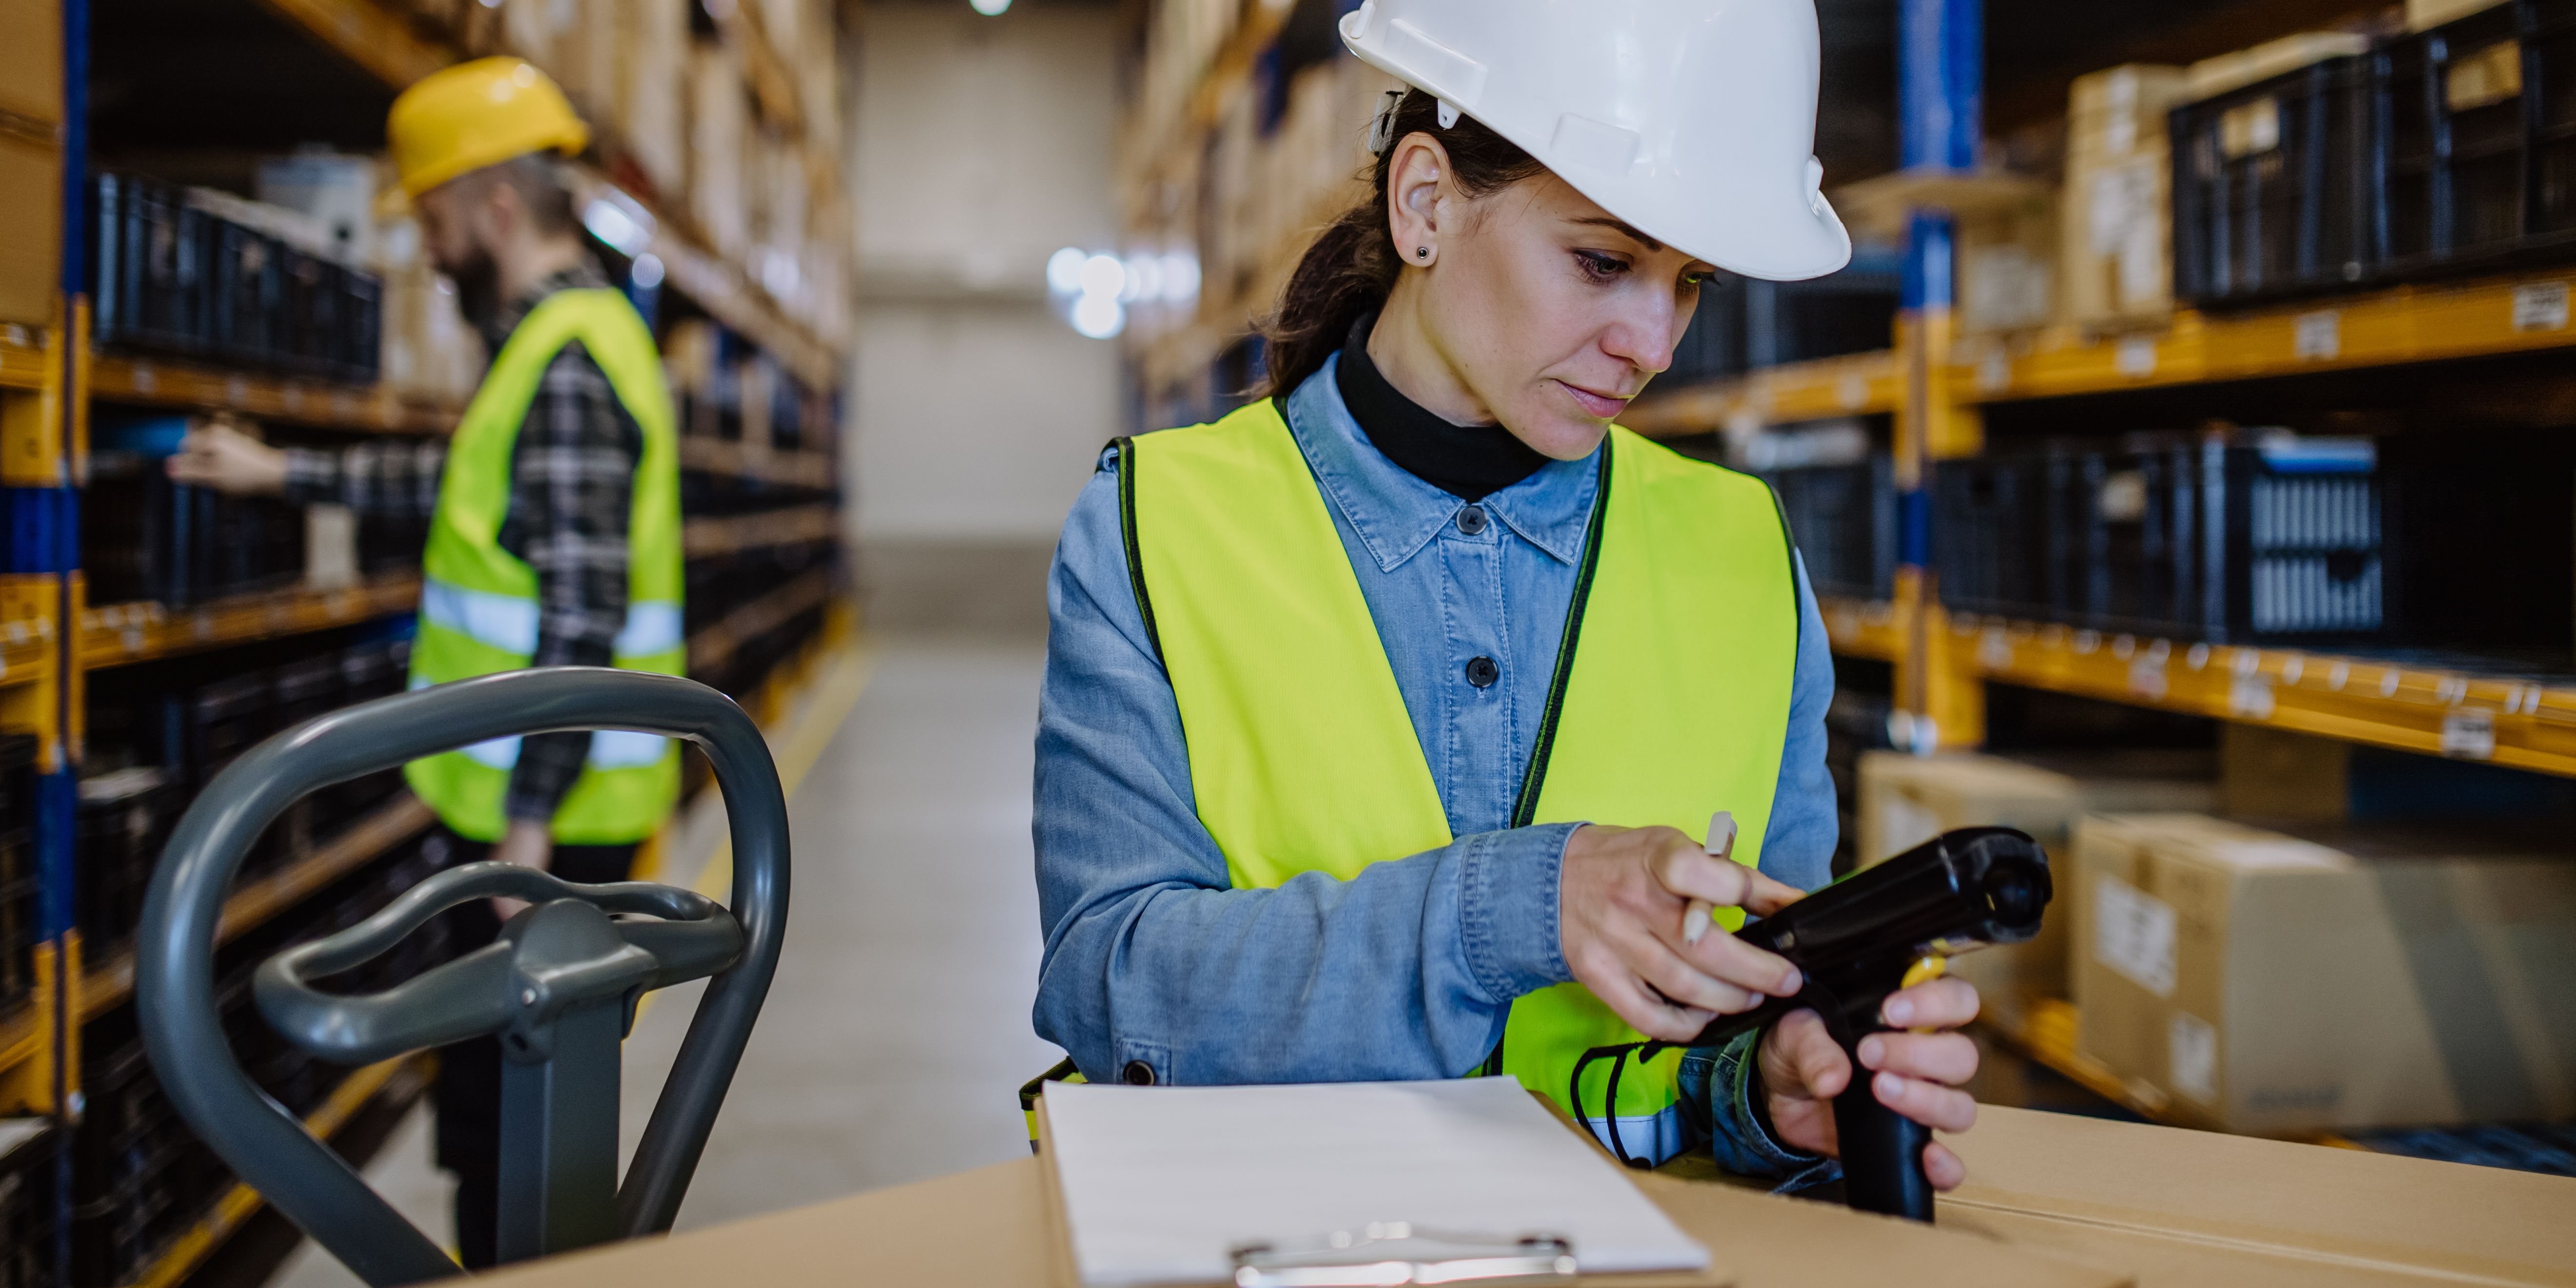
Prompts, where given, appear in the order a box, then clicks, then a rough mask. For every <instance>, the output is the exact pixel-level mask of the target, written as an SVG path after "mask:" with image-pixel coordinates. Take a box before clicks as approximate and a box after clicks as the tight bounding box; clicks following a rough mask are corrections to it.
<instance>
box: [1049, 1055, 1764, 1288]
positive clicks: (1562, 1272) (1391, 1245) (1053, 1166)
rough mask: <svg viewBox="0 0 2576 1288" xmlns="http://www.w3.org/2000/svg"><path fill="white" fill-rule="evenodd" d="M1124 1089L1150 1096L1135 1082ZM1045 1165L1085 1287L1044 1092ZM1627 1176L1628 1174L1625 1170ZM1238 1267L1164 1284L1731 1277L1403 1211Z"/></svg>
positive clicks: (1264, 1247) (1237, 1251)
mask: <svg viewBox="0 0 2576 1288" xmlns="http://www.w3.org/2000/svg"><path fill="white" fill-rule="evenodd" d="M1128 1094H1142V1095H1152V1094H1156V1092H1154V1091H1146V1090H1141V1089H1140V1090H1138V1091H1136V1092H1132V1093H1128ZM1527 1094H1528V1095H1529V1096H1530V1097H1531V1098H1532V1099H1534V1100H1536V1101H1537V1102H1538V1104H1539V1105H1540V1106H1542V1107H1544V1108H1545V1109H1546V1110H1547V1111H1548V1114H1549V1116H1550V1118H1551V1119H1552V1120H1554V1121H1555V1122H1556V1123H1558V1125H1559V1126H1561V1127H1563V1128H1564V1130H1565V1131H1566V1132H1567V1133H1568V1134H1569V1135H1570V1136H1571V1137H1572V1138H1574V1139H1575V1140H1578V1141H1580V1142H1581V1143H1582V1144H1583V1145H1584V1146H1585V1147H1586V1149H1587V1151H1588V1152H1590V1153H1591V1154H1593V1155H1594V1156H1597V1157H1598V1158H1600V1159H1601V1160H1603V1162H1604V1164H1605V1165H1610V1166H1615V1164H1613V1163H1611V1162H1610V1156H1609V1154H1608V1153H1607V1152H1606V1151H1603V1150H1601V1148H1600V1145H1599V1142H1597V1141H1594V1140H1593V1139H1592V1138H1591V1137H1589V1136H1588V1135H1585V1134H1583V1133H1581V1132H1578V1131H1576V1130H1575V1129H1574V1127H1573V1126H1572V1125H1571V1124H1570V1123H1569V1122H1567V1121H1566V1119H1565V1117H1564V1115H1563V1114H1562V1113H1560V1112H1558V1111H1557V1109H1556V1107H1555V1105H1554V1103H1553V1102H1551V1101H1549V1100H1548V1099H1547V1098H1546V1097H1545V1096H1543V1095H1540V1094H1539V1093H1537V1092H1528V1093H1527ZM1036 1112H1037V1130H1038V1145H1039V1149H1038V1159H1039V1172H1040V1175H1041V1180H1042V1184H1043V1187H1044V1190H1045V1208H1046V1222H1047V1240H1046V1242H1047V1247H1048V1263H1049V1269H1050V1272H1051V1273H1050V1276H1049V1277H1050V1279H1051V1280H1052V1281H1053V1282H1054V1283H1056V1284H1058V1285H1061V1286H1063V1288H1084V1281H1083V1279H1082V1275H1081V1272H1080V1268H1079V1265H1078V1263H1077V1261H1076V1259H1075V1256H1074V1248H1073V1233H1072V1228H1071V1225H1070V1223H1069V1218H1068V1216H1067V1209H1066V1205H1065V1191H1064V1183H1063V1178H1062V1176H1061V1174H1060V1173H1059V1171H1058V1168H1057V1163H1058V1161H1059V1160H1060V1159H1061V1158H1062V1157H1063V1155H1062V1152H1061V1151H1060V1150H1059V1149H1058V1148H1057V1146H1056V1141H1055V1128H1054V1126H1053V1124H1052V1122H1051V1120H1050V1118H1049V1115H1048V1107H1047V1100H1046V1097H1045V1096H1043V1095H1041V1096H1040V1097H1038V1101H1037V1108H1036ZM1623 1175H1624V1173H1623ZM1229 1251H1230V1252H1231V1253H1232V1255H1233V1260H1234V1266H1235V1274H1234V1278H1233V1279H1232V1280H1231V1281H1228V1280H1223V1279H1208V1280H1205V1281H1201V1282H1200V1283H1186V1282H1179V1281H1173V1282H1168V1283H1165V1284H1162V1285H1158V1288H1219V1286H1220V1285H1227V1284H1229V1283H1230V1285H1231V1288H1379V1286H1381V1285H1384V1286H1385V1288H1394V1286H1395V1285H1405V1284H1435V1283H1436V1284H1456V1285H1462V1286H1464V1288H1506V1286H1508V1285H1545V1286H1546V1288H1596V1286H1597V1288H1729V1286H1730V1285H1731V1284H1732V1283H1733V1282H1734V1279H1733V1276H1732V1275H1730V1274H1728V1273H1726V1272H1725V1269H1724V1267H1723V1265H1722V1264H1721V1263H1719V1262H1717V1261H1715V1260H1714V1259H1713V1258H1712V1261H1711V1262H1710V1264H1709V1266H1708V1267H1707V1268H1705V1269H1702V1270H1697V1271H1638V1272H1628V1273H1589V1274H1587V1273H1582V1272H1580V1271H1579V1269H1578V1267H1577V1258H1578V1257H1579V1255H1580V1252H1581V1249H1580V1248H1579V1247H1577V1246H1576V1245H1575V1241H1574V1240H1573V1239H1572V1238H1570V1237H1567V1236H1563V1235H1557V1234H1553V1233H1550V1232H1543V1231H1528V1232H1509V1233H1496V1232H1490V1231H1461V1230H1457V1229H1444V1228H1434V1227H1429V1226H1422V1225H1416V1224H1414V1223H1412V1222H1410V1221H1408V1220H1404V1219H1401V1218H1398V1219H1393V1220H1388V1221H1383V1222H1375V1223H1370V1224H1369V1225H1363V1226H1359V1227H1356V1228H1352V1229H1345V1230H1327V1231H1316V1230H1302V1231H1284V1232H1281V1233H1280V1234H1278V1235H1277V1236H1275V1237H1264V1238H1260V1239H1250V1240H1245V1241H1242V1242H1240V1243H1238V1244H1236V1245H1235V1246H1234V1247H1232V1248H1231V1249H1229Z"/></svg>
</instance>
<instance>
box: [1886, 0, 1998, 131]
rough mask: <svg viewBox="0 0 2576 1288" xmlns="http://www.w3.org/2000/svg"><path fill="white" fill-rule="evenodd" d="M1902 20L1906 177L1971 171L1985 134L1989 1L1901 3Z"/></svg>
mask: <svg viewBox="0 0 2576 1288" xmlns="http://www.w3.org/2000/svg"><path fill="white" fill-rule="evenodd" d="M1903 5H1904V7H1903V8H1902V9H1901V10H1899V11H1898V14H1897V50H1898V53H1897V67H1896V85H1897V91H1896V93H1897V105H1898V110H1899V111H1900V112H1901V114H1902V127H1903V133H1902V136H1901V138H1900V139H1899V143H1898V146H1899V155H1900V157H1901V158H1902V163H1903V165H1904V167H1905V168H1906V169H1908V170H1918V169H1934V170H1973V169H1975V168H1976V165H1977V141H1978V136H1979V135H1980V134H1981V133H1982V131H1983V129H1984V122H1983V120H1982V117H1983V116H1984V103H1985V79H1986V51H1985V33H1986V19H1985V9H1984V5H1983V0H1903Z"/></svg>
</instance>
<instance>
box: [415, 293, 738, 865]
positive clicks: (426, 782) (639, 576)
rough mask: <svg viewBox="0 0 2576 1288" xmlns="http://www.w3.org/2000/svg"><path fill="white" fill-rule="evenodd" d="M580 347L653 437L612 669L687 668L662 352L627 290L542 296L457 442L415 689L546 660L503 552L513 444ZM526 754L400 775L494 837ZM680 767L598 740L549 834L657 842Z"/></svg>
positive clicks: (448, 761)
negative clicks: (555, 374) (570, 351)
mask: <svg viewBox="0 0 2576 1288" xmlns="http://www.w3.org/2000/svg"><path fill="white" fill-rule="evenodd" d="M575 340H578V341H580V342H581V344H582V347H583V349H584V350H585V351H586V352H587V353H588V354H589V355H590V358H591V360H592V361H594V362H596V363H598V364H599V369H600V371H601V372H602V373H604V374H605V375H606V376H607V377H608V383H609V387H610V388H611V389H613V390H614V391H615V392H616V395H617V400H618V402H619V403H620V404H621V405H623V406H624V407H625V408H626V411H627V414H628V415H630V416H633V417H634V418H635V424H636V427H637V428H638V429H639V430H641V431H642V434H643V455H642V457H641V458H640V459H638V461H637V462H636V468H635V479H634V489H633V497H632V500H631V502H630V504H629V509H628V526H627V581H626V588H627V609H626V621H625V624H624V626H623V628H622V629H621V630H620V631H619V632H618V636H617V642H616V645H615V649H614V658H613V661H614V664H615V665H617V666H620V667H624V668H626V669H628V670H636V671H658V672H661V673H664V674H668V675H679V674H682V673H683V672H685V671H686V670H687V664H688V640H687V637H686V628H685V626H684V624H683V616H682V612H681V602H682V588H683V584H684V580H683V574H682V567H681V559H682V553H681V547H680V475H679V456H678V444H677V442H676V441H675V434H676V429H675V422H674V420H673V417H672V414H671V403H670V395H669V392H668V390H667V388H666V387H665V385H664V384H663V378H662V364H661V359H660V357H659V356H657V355H656V354H655V352H654V349H653V336H652V333H651V332H650V331H649V330H647V329H646V328H645V326H644V321H643V319H642V318H640V317H638V316H636V313H635V310H634V308H633V307H632V306H630V305H629V304H628V303H627V302H626V298H625V297H624V296H622V295H620V294H618V293H617V292H615V291H608V290H570V291H558V292H556V293H555V294H553V295H550V296H548V297H546V299H545V301H544V302H542V303H540V304H539V305H537V307H536V308H535V309H533V310H531V311H530V312H529V314H528V316H527V317H526V319H524V320H523V321H521V322H520V323H519V326H518V329H517V330H515V331H513V332H511V333H510V339H509V341H508V343H506V344H504V345H502V346H501V352H500V355H499V356H498V357H496V358H494V359H493V360H492V369H491V370H490V371H489V372H488V373H486V374H485V376H484V378H483V385H482V388H481V389H479V390H477V391H476V393H475V395H474V401H473V403H472V404H471V405H469V406H468V407H467V408H466V410H465V416H464V419H463V420H462V421H461V422H460V423H459V424H458V425H457V429H456V436H455V438H454V439H453V440H452V441H451V442H450V443H449V445H448V450H447V466H446V470H445V472H444V473H443V474H442V475H441V476H440V478H439V488H438V510H437V513H436V514H435V515H434V516H433V517H432V519H431V521H430V535H429V547H428V550H427V552H426V553H425V554H424V555H423V557H422V574H423V577H422V587H421V604H420V638H419V640H418V642H417V643H415V644H414V646H413V648H412V685H413V687H415V688H419V687H425V686H427V685H431V684H443V683H446V682H447V681H450V680H462V679H466V678H469V677H471V676H476V675H485V674H489V673H491V672H494V671H505V670H513V669H516V668H519V667H523V666H526V665H527V664H528V662H529V660H530V658H532V657H533V656H534V655H535V653H536V647H537V628H538V621H539V616H540V609H539V605H538V601H537V577H536V572H535V570H534V569H531V568H530V567H528V565H527V564H526V563H525V562H524V561H522V560H520V559H519V558H518V557H516V556H514V555H512V554H511V553H510V552H509V551H507V550H504V549H502V547H501V544H500V532H501V524H502V521H503V520H504V519H506V518H507V517H508V515H509V505H510V465H511V449H512V447H513V446H514V445H515V443H516V442H517V439H518V433H519V425H520V422H522V421H523V420H525V419H526V418H527V413H528V408H529V407H530V406H531V405H532V404H533V403H534V401H535V399H536V392H537V383H538V381H539V379H540V378H541V377H542V376H543V375H544V373H545V369H546V366H547V364H549V363H551V362H552V361H553V360H554V357H555V355H556V354H557V353H558V352H561V351H562V349H563V347H564V345H566V344H568V343H571V342H572V341H575ZM518 760H519V740H518V739H516V738H498V739H494V740H493V741H491V742H486V743H478V744H476V745H474V746H472V747H467V748H464V749H462V750H460V751H453V752H448V753H446V754H444V755H439V756H432V757H430V758H428V759H426V760H417V761H413V762H412V763H411V764H409V765H406V766H404V769H403V773H404V776H405V777H406V778H407V779H408V780H409V781H410V782H411V785H412V790H414V791H416V792H418V793H419V794H420V796H421V799H423V800H425V801H427V802H428V803H429V805H430V807H431V808H432V809H435V810H436V811H438V816H439V818H440V820H441V821H443V822H445V823H446V824H447V825H448V826H449V827H451V828H454V829H455V830H456V831H458V832H460V833H462V834H464V835H466V836H469V837H473V838H475V839H477V840H486V841H492V840H498V839H500V836H501V833H502V830H503V829H504V827H505V826H506V825H507V823H506V820H505V819H503V817H502V803H503V800H504V798H505V797H506V796H507V794H508V791H509V779H510V771H511V769H512V767H513V766H515V765H517V764H518ZM679 767H680V757H679V749H678V748H677V747H676V746H674V745H672V743H671V742H670V741H669V740H668V739H665V738H662V737H659V736H656V735H653V734H642V733H633V732H628V731H616V730H611V731H602V732H598V733H594V734H592V735H591V739H590V755H589V759H588V760H587V762H586V763H585V765H584V767H583V771H582V775H581V777H580V779H579V780H577V781H576V782H575V783H574V784H573V787H572V790H571V792H570V793H568V794H567V795H566V796H565V797H564V799H563V802H562V804H561V805H560V806H559V807H558V808H557V809H556V811H555V819H554V835H555V839H556V840H558V841H560V842H563V843H565V844H572V845H608V844H618V843H623V842H627V841H640V840H642V839H643V838H645V837H647V836H649V835H651V834H652V832H653V829H654V828H655V827H657V826H659V825H660V823H661V820H662V817H663V815H664V814H666V813H668V812H669V810H670V806H671V803H672V801H673V800H675V799H676V798H677V797H678V795H679V785H680V777H679Z"/></svg>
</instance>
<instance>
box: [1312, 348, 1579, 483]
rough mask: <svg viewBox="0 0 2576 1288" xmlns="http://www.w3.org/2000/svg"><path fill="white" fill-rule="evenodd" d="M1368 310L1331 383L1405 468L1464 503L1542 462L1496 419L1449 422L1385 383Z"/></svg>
mask: <svg viewBox="0 0 2576 1288" xmlns="http://www.w3.org/2000/svg"><path fill="white" fill-rule="evenodd" d="M1376 327H1377V314H1375V313H1371V314H1368V315H1367V316H1365V317H1362V318H1361V319H1360V320H1359V321H1358V322H1355V323H1353V324H1352V325H1351V336H1350V339H1349V340H1348V341H1347V342H1345V343H1344V344H1343V345H1342V360H1341V362H1340V364H1339V365H1338V366H1337V367H1336V368H1335V371H1334V377H1333V381H1334V383H1335V384H1337V385H1339V386H1340V387H1341V391H1342V403H1343V405H1344V406H1346V407H1349V408H1350V410H1351V419H1353V420H1356V421H1358V422H1359V423H1360V429H1361V431H1362V432H1363V433H1366V434H1367V435H1368V436H1369V441H1370V442H1372V443H1374V444H1376V445H1377V450H1379V451H1381V452H1384V453H1386V458H1387V459H1388V460H1390V461H1393V462H1395V463H1396V464H1397V465H1400V466H1402V467H1403V468H1404V472H1405V473H1407V474H1411V475H1412V476H1413V477H1415V478H1418V479H1420V480H1422V481H1423V482H1425V483H1428V484H1430V485H1431V486H1433V487H1436V488H1438V489H1440V490H1441V491H1443V492H1446V493H1448V494H1450V495H1451V496H1454V497H1457V498H1459V499H1460V500H1463V501H1481V500H1484V499H1485V497H1486V495H1487V494H1488V493H1493V492H1500V491H1502V490H1503V489H1504V488H1507V487H1510V486H1511V485H1512V484H1514V483H1518V482H1520V481H1521V480H1522V479H1525V478H1528V477H1529V476H1530V475H1532V474H1536V473H1538V470H1539V467H1540V466H1542V465H1545V464H1547V457H1545V456H1543V455H1541V454H1540V453H1539V452H1538V450H1537V449H1535V448H1533V447H1531V446H1530V445H1529V444H1527V443H1524V442H1522V441H1521V440H1519V439H1517V438H1514V437H1513V436H1512V432H1511V431H1510V430H1508V429H1505V428H1503V427H1502V426H1500V425H1452V424H1450V423H1449V422H1448V421H1446V420H1443V419H1441V418H1440V417H1439V416H1438V415H1437V414H1435V413H1433V412H1432V411H1431V410H1430V409H1429V408H1427V407H1424V406H1423V405H1422V404H1420V403H1418V402H1415V401H1413V400H1412V399H1410V398H1407V397H1405V396H1404V395H1403V394H1402V393H1400V392H1398V391H1397V390H1396V387H1395V386H1394V385H1391V384H1388V383H1387V381H1386V375H1385V373H1383V372H1380V371H1379V370H1378V369H1377V364H1376V363H1375V362H1372V361H1370V360H1369V356H1368V339H1369V332H1371V331H1372V330H1375V329H1376Z"/></svg>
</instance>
